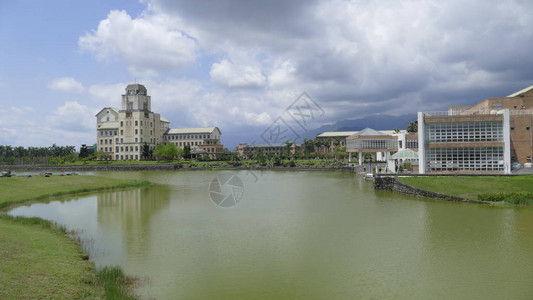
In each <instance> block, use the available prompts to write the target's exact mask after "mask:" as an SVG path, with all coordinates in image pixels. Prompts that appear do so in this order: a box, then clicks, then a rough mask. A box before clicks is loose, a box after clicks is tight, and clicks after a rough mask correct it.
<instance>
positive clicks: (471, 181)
mask: <svg viewBox="0 0 533 300" xmlns="http://www.w3.org/2000/svg"><path fill="white" fill-rule="evenodd" d="M399 180H401V181H402V182H404V183H406V184H409V185H412V186H414V187H417V188H420V189H423V190H428V191H434V192H438V193H442V194H447V195H452V196H458V197H462V198H468V199H477V200H483V201H490V202H500V203H509V204H533V175H532V176H509V177H507V176H505V177H498V176H495V177H478V176H449V177H448V176H447V177H435V176H431V177H429V176H428V177H400V178H399Z"/></svg>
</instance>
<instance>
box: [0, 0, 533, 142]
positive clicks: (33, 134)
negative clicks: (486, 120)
mask: <svg viewBox="0 0 533 300" xmlns="http://www.w3.org/2000/svg"><path fill="white" fill-rule="evenodd" d="M531 11H533V2H532V1H527V0H498V1H495V0H483V1H479V0H449V1H432V0H404V1H398V0H354V1H345V0H332V1H320V0H305V1H303V0H291V1H281V0H272V1H261V0H247V1H244V0H242V1H236V0H204V1H185V0H141V1H138V2H137V1H126V0H122V1H120V0H90V1H89V0H79V1H69V0H52V1H28V0H3V1H0V38H1V41H2V44H1V45H2V46H1V47H0V90H1V92H2V95H1V96H0V114H1V116H0V144H4V145H13V146H49V145H51V144H53V143H55V144H57V145H74V146H76V147H79V145H80V144H93V143H94V142H95V140H96V118H95V116H94V115H95V114H96V113H97V112H98V111H99V110H100V109H102V108H103V107H118V108H119V107H120V101H121V95H122V94H124V90H125V87H126V85H127V84H129V83H135V82H136V83H141V84H143V85H145V86H146V88H147V89H148V93H149V95H151V97H152V110H153V111H155V112H157V113H160V114H161V115H162V116H164V117H165V118H166V119H168V120H169V121H170V122H171V124H170V125H171V127H172V128H182V127H204V126H218V127H219V128H220V129H221V131H222V142H223V143H224V145H225V146H226V147H228V148H230V149H231V148H234V146H235V145H236V144H237V143H238V142H248V143H261V142H262V140H264V133H265V132H266V130H268V129H269V128H273V127H272V126H273V124H284V126H286V127H287V128H289V129H291V130H292V132H297V133H299V134H300V135H302V134H301V133H305V132H306V131H308V130H310V129H314V128H317V127H319V126H321V125H326V124H333V123H335V122H336V121H338V120H345V119H356V118H362V117H365V116H369V115H373V114H388V115H402V114H409V113H415V112H416V111H428V110H430V111H435V110H446V109H447V108H448V107H449V106H454V105H472V104H475V103H477V102H479V101H482V100H484V99H486V98H488V97H503V96H506V95H509V94H511V93H513V92H515V91H517V90H520V89H522V88H524V87H527V86H530V85H533V55H531V49H533V18H531V17H530V12H531ZM304 92H305V93H306V95H307V96H308V97H309V98H305V99H312V100H311V102H309V101H308V100H305V99H304V100H305V101H307V102H305V101H304V102H305V103H312V105H313V107H314V114H313V115H312V117H311V118H308V119H307V121H306V122H301V120H300V121H298V119H297V118H294V116H295V114H294V113H292V114H291V113H290V110H289V111H288V110H287V108H290V107H292V108H294V107H295V106H294V103H303V102H301V101H302V98H298V97H299V96H301V95H302V93H304ZM298 101H300V102H298ZM291 105H292V106H291ZM307 116H309V114H307ZM304 121H305V120H304Z"/></svg>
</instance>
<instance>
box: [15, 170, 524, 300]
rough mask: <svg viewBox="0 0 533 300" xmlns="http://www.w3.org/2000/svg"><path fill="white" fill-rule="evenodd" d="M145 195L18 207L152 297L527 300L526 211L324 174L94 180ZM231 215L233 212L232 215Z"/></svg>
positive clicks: (138, 175) (144, 175)
mask: <svg viewBox="0 0 533 300" xmlns="http://www.w3.org/2000/svg"><path fill="white" fill-rule="evenodd" d="M94 174H97V175H101V176H108V177H115V178H131V179H141V180H149V181H151V182H154V183H156V184H155V185H153V186H149V187H143V188H135V189H128V190H123V191H114V192H103V193H94V194H89V195H83V196H78V197H69V198H61V199H58V201H52V202H49V203H35V204H32V205H27V206H21V207H18V208H15V209H13V210H11V211H10V212H9V214H11V215H20V216H38V217H42V218H46V219H49V220H53V221H56V222H57V223H59V224H64V225H66V226H67V227H68V228H69V229H73V230H77V231H78V233H79V236H80V238H81V239H82V241H83V247H84V249H85V251H87V252H88V253H89V254H90V257H91V260H93V261H94V262H95V264H96V265H97V266H103V265H119V266H121V267H122V268H123V269H124V270H125V272H126V273H128V274H130V275H135V276H138V277H140V278H141V279H142V282H143V284H142V285H141V286H140V287H139V288H137V293H138V294H139V295H140V296H141V297H142V298H155V299H251V298H260V299H361V298H362V299H369V298H375V299H532V298H533V207H494V206H488V205H478V204H468V203H454V202H446V201H439V200H428V199H421V198H414V197H410V196H404V195H399V194H395V193H393V192H389V191H374V189H373V185H372V182H370V181H365V180H364V179H363V177H362V176H361V175H354V174H348V173H341V172H325V171H300V172H295V171H294V172H293V171H264V172H261V171H253V172H251V171H237V172H232V171H177V172H95V173H94ZM235 203H236V204H235Z"/></svg>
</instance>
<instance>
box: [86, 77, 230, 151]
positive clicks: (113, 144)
mask: <svg viewBox="0 0 533 300" xmlns="http://www.w3.org/2000/svg"><path fill="white" fill-rule="evenodd" d="M96 123H97V129H96V131H97V150H98V151H100V152H105V153H107V154H108V155H109V156H110V159H112V160H138V159H141V158H142V155H143V146H144V145H147V146H148V147H149V149H150V150H153V149H154V148H155V146H156V145H157V144H162V143H166V142H168V141H169V140H170V139H169V138H167V135H168V136H169V137H170V138H175V137H176V136H179V137H181V138H183V137H184V136H186V137H189V138H188V139H187V141H185V139H183V141H182V145H179V144H177V146H178V147H181V148H183V146H184V145H185V144H183V142H188V143H189V145H190V146H191V149H196V148H200V149H201V148H205V149H206V152H207V153H209V154H210V155H209V156H210V157H211V158H214V157H215V156H216V154H218V153H222V149H223V146H222V145H221V143H220V135H221V133H220V130H219V129H218V128H217V127H207V128H203V129H202V128H200V130H199V128H188V129H170V122H169V121H168V120H166V119H165V118H163V117H161V115H160V114H158V113H154V112H153V111H152V99H151V97H150V96H148V92H147V90H146V87H144V86H143V85H142V84H129V85H128V86H127V87H126V93H125V94H124V95H122V107H121V109H117V108H111V107H105V108H103V109H102V110H100V111H99V112H98V113H97V114H96ZM215 129H216V130H215ZM177 132H180V134H176V133H177ZM199 135H205V136H209V138H205V139H202V140H201V141H200V139H199ZM192 137H194V139H193V138H192ZM191 142H192V144H191ZM198 142H200V144H198ZM207 145H209V147H207ZM207 150H209V152H208V151H207ZM211 153H214V154H213V155H211Z"/></svg>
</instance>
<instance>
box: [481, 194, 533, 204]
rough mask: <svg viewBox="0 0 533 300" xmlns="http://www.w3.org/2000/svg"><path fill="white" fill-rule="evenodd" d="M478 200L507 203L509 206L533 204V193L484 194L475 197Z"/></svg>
mask: <svg viewBox="0 0 533 300" xmlns="http://www.w3.org/2000/svg"><path fill="white" fill-rule="evenodd" d="M477 198H478V200H481V201H489V202H503V201H505V202H508V203H511V204H531V203H533V193H529V192H509V193H485V194H479V195H478V196H477Z"/></svg>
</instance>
